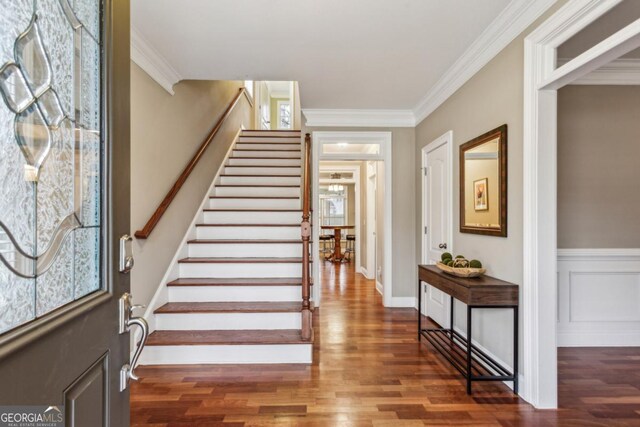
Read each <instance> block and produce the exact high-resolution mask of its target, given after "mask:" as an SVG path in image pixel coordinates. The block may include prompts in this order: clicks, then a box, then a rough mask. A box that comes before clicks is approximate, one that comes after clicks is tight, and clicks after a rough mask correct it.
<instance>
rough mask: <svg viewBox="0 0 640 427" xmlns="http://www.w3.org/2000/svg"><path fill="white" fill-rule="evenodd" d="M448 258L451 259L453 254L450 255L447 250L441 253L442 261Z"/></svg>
mask: <svg viewBox="0 0 640 427" xmlns="http://www.w3.org/2000/svg"><path fill="white" fill-rule="evenodd" d="M448 259H453V255H451V254H450V253H449V252H445V253H443V254H442V262H444V261H445V260H448Z"/></svg>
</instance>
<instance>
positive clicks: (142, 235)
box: [135, 87, 248, 239]
mask: <svg viewBox="0 0 640 427" xmlns="http://www.w3.org/2000/svg"><path fill="white" fill-rule="evenodd" d="M245 92H246V89H245V88H244V87H243V88H240V90H239V91H238V93H237V95H236V96H235V97H234V98H233V100H232V101H231V103H230V104H229V106H228V107H227V109H226V110H225V111H224V113H223V114H222V116H221V117H220V119H218V122H217V123H216V125H215V126H214V127H213V129H211V132H209V135H207V137H206V138H205V139H204V141H203V142H202V144H200V148H198V151H196V153H195V154H194V155H193V157H192V158H191V160H190V161H189V163H188V164H187V166H186V167H185V168H184V170H183V171H182V173H181V174H180V176H179V177H178V179H177V180H176V182H175V183H174V184H173V186H172V187H171V189H170V190H169V192H168V193H167V195H166V196H164V199H162V202H160V205H158V207H157V208H156V210H155V211H154V212H153V215H151V218H149V221H147V223H146V224H145V225H144V227H143V228H142V230H138V231H136V233H135V236H136V238H138V239H146V238H148V237H149V235H150V234H151V232H152V231H153V229H154V228H155V227H156V225H158V222H160V219H161V218H162V215H164V213H165V212H166V211H167V209H168V208H169V205H171V202H173V199H175V197H176V195H177V194H178V192H179V191H180V189H181V188H182V186H183V185H184V183H185V182H186V181H187V178H189V175H191V172H193V169H194V168H195V167H196V165H197V164H198V162H199V161H200V159H201V158H202V156H203V155H204V152H205V151H206V150H207V148H208V147H209V145H210V144H211V141H213V138H215V136H216V135H217V134H218V131H219V130H220V128H222V125H223V124H224V122H225V121H226V120H227V119H228V118H229V116H230V115H231V113H232V112H233V109H234V108H235V106H236V105H237V104H238V101H240V97H242V96H243V94H244V95H245V96H247V95H248V94H246V93H245ZM247 99H248V98H247Z"/></svg>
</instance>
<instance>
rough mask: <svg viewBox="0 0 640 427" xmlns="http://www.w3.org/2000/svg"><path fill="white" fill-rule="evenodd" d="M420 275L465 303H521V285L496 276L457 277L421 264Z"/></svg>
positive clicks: (476, 304)
mask: <svg viewBox="0 0 640 427" xmlns="http://www.w3.org/2000/svg"><path fill="white" fill-rule="evenodd" d="M418 276H419V278H420V280H422V281H424V282H427V283H428V284H430V285H431V286H434V287H435V288H438V289H440V290H441V291H442V292H444V293H446V294H448V295H451V296H453V297H454V298H455V299H457V300H459V301H462V302H463V303H465V304H471V305H473V306H483V305H484V306H491V305H504V306H516V305H518V303H519V292H520V287H519V286H518V285H516V284H515V283H510V282H505V281H504V280H500V279H496V278H495V277H491V276H480V277H472V278H464V277H456V276H452V275H450V274H446V273H444V272H442V271H441V270H440V269H439V268H438V267H436V266H435V265H419V266H418Z"/></svg>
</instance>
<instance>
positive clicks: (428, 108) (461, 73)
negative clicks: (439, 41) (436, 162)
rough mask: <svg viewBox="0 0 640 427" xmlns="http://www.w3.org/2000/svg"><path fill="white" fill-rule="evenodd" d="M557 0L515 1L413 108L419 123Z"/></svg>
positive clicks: (513, 0)
mask: <svg viewBox="0 0 640 427" xmlns="http://www.w3.org/2000/svg"><path fill="white" fill-rule="evenodd" d="M556 1H557V0H533V1H532V0H512V1H511V2H510V3H509V4H508V5H507V7H506V8H505V9H504V10H503V11H502V12H501V13H500V14H499V15H498V16H497V17H496V18H495V19H494V20H493V22H491V24H489V26H488V27H487V29H486V30H484V31H483V32H482V34H480V36H479V37H478V38H477V39H476V41H475V42H473V44H472V45H471V46H469V48H468V49H467V50H466V51H465V52H464V53H463V54H462V56H460V58H458V59H457V60H456V62H454V64H453V65H452V66H451V67H450V68H449V69H448V70H447V72H446V73H445V74H444V75H443V77H442V78H441V79H440V80H439V81H438V82H437V83H436V84H435V86H433V88H431V90H429V92H428V93H427V95H426V96H425V97H424V98H422V100H420V102H419V103H418V105H416V107H415V108H414V110H413V112H414V115H415V121H416V124H419V123H420V122H421V121H422V120H424V119H425V118H426V117H427V116H429V114H431V113H433V112H434V111H435V110H436V108H438V107H439V106H440V105H442V103H443V102H444V101H446V100H447V99H448V98H449V97H450V96H451V95H453V94H454V93H455V92H456V91H457V90H458V89H460V87H462V85H463V84H465V83H466V82H467V81H468V80H469V79H470V78H471V77H473V76H474V75H475V74H476V73H477V72H478V71H480V70H481V69H482V67H484V66H485V65H487V63H489V61H491V60H492V59H493V58H494V57H495V56H496V55H497V54H498V53H500V51H502V50H503V49H504V48H505V47H507V45H508V44H509V43H511V42H512V41H513V40H514V39H515V38H516V37H518V36H519V35H520V34H521V33H522V32H523V31H524V30H526V29H527V28H528V27H529V26H530V25H531V24H533V23H534V22H535V20H536V19H538V18H539V17H540V16H541V15H542V14H543V13H544V12H545V11H546V10H547V9H549V8H550V7H551V6H552V5H553V4H554V3H555V2H556Z"/></svg>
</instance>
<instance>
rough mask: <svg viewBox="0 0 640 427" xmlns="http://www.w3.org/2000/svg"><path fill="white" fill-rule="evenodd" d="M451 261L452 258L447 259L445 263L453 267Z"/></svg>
mask: <svg viewBox="0 0 640 427" xmlns="http://www.w3.org/2000/svg"><path fill="white" fill-rule="evenodd" d="M453 263H454V261H453V260H452V259H448V260H447V262H446V263H445V264H447V265H448V266H449V267H453Z"/></svg>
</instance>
